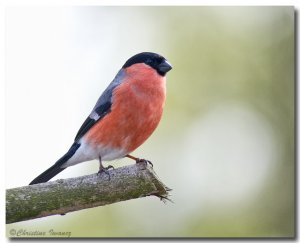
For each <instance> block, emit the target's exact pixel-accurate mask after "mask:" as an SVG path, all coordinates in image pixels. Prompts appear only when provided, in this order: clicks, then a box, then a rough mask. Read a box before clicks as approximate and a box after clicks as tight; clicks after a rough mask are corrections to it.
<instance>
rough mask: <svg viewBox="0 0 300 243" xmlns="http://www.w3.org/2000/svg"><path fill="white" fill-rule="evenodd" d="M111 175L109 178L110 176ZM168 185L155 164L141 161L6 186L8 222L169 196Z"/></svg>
mask: <svg viewBox="0 0 300 243" xmlns="http://www.w3.org/2000/svg"><path fill="white" fill-rule="evenodd" d="M109 177H110V179H109ZM168 191H170V189H169V188H168V187H166V186H165V185H164V184H163V183H162V182H161V181H160V180H159V179H158V177H157V176H156V174H155V172H154V170H153V169H152V167H150V166H149V165H147V164H146V163H138V164H134V165H130V166H125V167H120V168H117V169H114V170H110V171H109V176H108V175H107V174H105V173H101V174H100V175H97V174H92V175H87V176H82V177H77V178H70V179H64V180H62V179H60V180H57V181H52V182H46V183H41V184H36V185H31V186H24V187H18V188H13V189H7V190H6V223H7V224H10V223H15V222H19V221H24V220H29V219H35V218H41V217H46V216H50V215H55V214H65V213H68V212H72V211H77V210H81V209H85V208H92V207H97V206H104V205H107V204H111V203H116V202H120V201H125V200H129V199H134V198H139V197H146V196H151V195H154V196H157V197H159V198H160V199H163V200H164V199H167V200H169V199H168V196H169V194H168Z"/></svg>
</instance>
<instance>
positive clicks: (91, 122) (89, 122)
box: [75, 102, 111, 141]
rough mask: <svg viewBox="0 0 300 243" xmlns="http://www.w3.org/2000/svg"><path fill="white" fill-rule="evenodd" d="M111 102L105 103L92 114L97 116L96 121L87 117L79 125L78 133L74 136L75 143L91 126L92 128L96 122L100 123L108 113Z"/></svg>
mask: <svg viewBox="0 0 300 243" xmlns="http://www.w3.org/2000/svg"><path fill="white" fill-rule="evenodd" d="M110 108H111V102H107V103H105V104H103V105H101V106H99V107H98V108H96V109H95V111H94V112H96V114H97V115H98V116H99V117H98V118H97V119H95V118H91V116H88V117H87V118H86V119H85V121H84V123H83V124H82V125H81V127H80V129H79V131H78V132H77V134H76V137H75V141H78V140H79V139H80V138H81V137H82V136H83V135H84V134H85V133H86V132H87V131H88V130H89V129H90V128H91V127H92V126H94V125H95V124H96V123H97V122H98V121H100V120H101V119H102V118H103V117H104V116H105V115H106V114H108V113H109V112H110Z"/></svg>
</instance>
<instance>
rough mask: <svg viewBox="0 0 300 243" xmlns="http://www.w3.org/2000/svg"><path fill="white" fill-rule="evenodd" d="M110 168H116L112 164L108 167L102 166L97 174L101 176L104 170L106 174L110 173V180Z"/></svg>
mask: <svg viewBox="0 0 300 243" xmlns="http://www.w3.org/2000/svg"><path fill="white" fill-rule="evenodd" d="M109 169H115V168H114V167H113V166H112V165H109V166H107V167H104V166H100V168H99V171H98V173H97V175H98V176H99V175H100V174H101V173H103V172H104V173H105V174H107V175H108V180H110V174H109V171H108V170H109Z"/></svg>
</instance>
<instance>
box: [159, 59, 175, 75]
mask: <svg viewBox="0 0 300 243" xmlns="http://www.w3.org/2000/svg"><path fill="white" fill-rule="evenodd" d="M171 69H172V66H171V64H170V63H169V62H168V61H167V60H165V61H163V62H162V63H161V64H159V65H158V73H159V74H161V75H163V76H164V75H166V73H167V72H169V71H170V70H171Z"/></svg>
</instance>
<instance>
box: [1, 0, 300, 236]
mask: <svg viewBox="0 0 300 243" xmlns="http://www.w3.org/2000/svg"><path fill="white" fill-rule="evenodd" d="M31 5H39V6H81V5H84V6H87V5H98V6H99V5H100V6H105V5H111V6H117V5H121V6H126V5H128V6H130V5H144V6H153V5H176V6H185V5H203V6H214V5H220V6H237V5H238V6H253V5H259V6H262V5H264V6H274V5H281V6H288V5H292V6H295V8H296V9H297V10H299V6H300V5H299V1H295V0H285V1H284V0H277V1H271V0H264V1H262V0H252V1H246V0H245V1H220V0H211V1H204V0H202V1H201V0H186V1H178V0H173V1H168V0H147V1H141V0H130V1H129V0H128V1H125V0H118V1H116V0H103V1H97V0H73V1H69V0H26V1H25V0H3V1H2V2H0V16H1V17H0V37H1V38H0V53H1V55H0V112H1V114H0V127H1V129H0V161H1V163H0V166H1V167H0V173H1V174H0V189H1V193H0V195H1V197H0V200H1V205H2V206H1V208H0V212H1V217H0V224H1V228H0V235H1V239H0V240H1V242H9V240H8V239H7V238H6V237H5V213H4V204H5V186H4V185H5V183H4V182H5V180H4V179H5V175H4V171H5V143H4V137H5V125H4V121H5V103H4V102H5V96H4V94H5V82H4V81H5V73H4V70H5V55H3V53H5V7H7V6H31ZM296 28H297V32H296V33H298V32H299V28H298V24H296ZM298 39H299V38H298V36H297V38H296V40H298ZM297 44H298V42H297ZM297 49H298V48H297ZM297 54H298V53H297ZM296 68H297V70H298V68H299V62H297V67H296ZM297 87H298V90H297V93H299V84H298V85H297ZM297 100H298V99H297ZM297 107H299V105H297ZM297 113H298V114H299V110H298V109H297ZM297 135H298V136H299V134H297ZM297 144H298V143H297ZM298 146H299V144H298ZM296 149H297V151H299V148H298V147H297V148H296ZM297 168H298V171H297V174H298V175H299V165H298V166H297ZM297 189H298V190H297V195H298V194H299V187H298V186H297ZM297 202H298V200H297ZM297 212H299V209H298V210H297ZM297 218H299V213H298V215H297ZM297 226H298V229H297V230H296V232H298V233H299V223H298V224H297ZM26 241H28V242H30V240H26ZM42 241H46V240H40V241H37V240H34V242H42ZM282 241H288V240H280V242H282ZM296 241H297V242H298V241H299V237H298V239H297V240H296ZM76 242H84V240H80V241H79V240H76ZM110 242H113V241H110Z"/></svg>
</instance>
